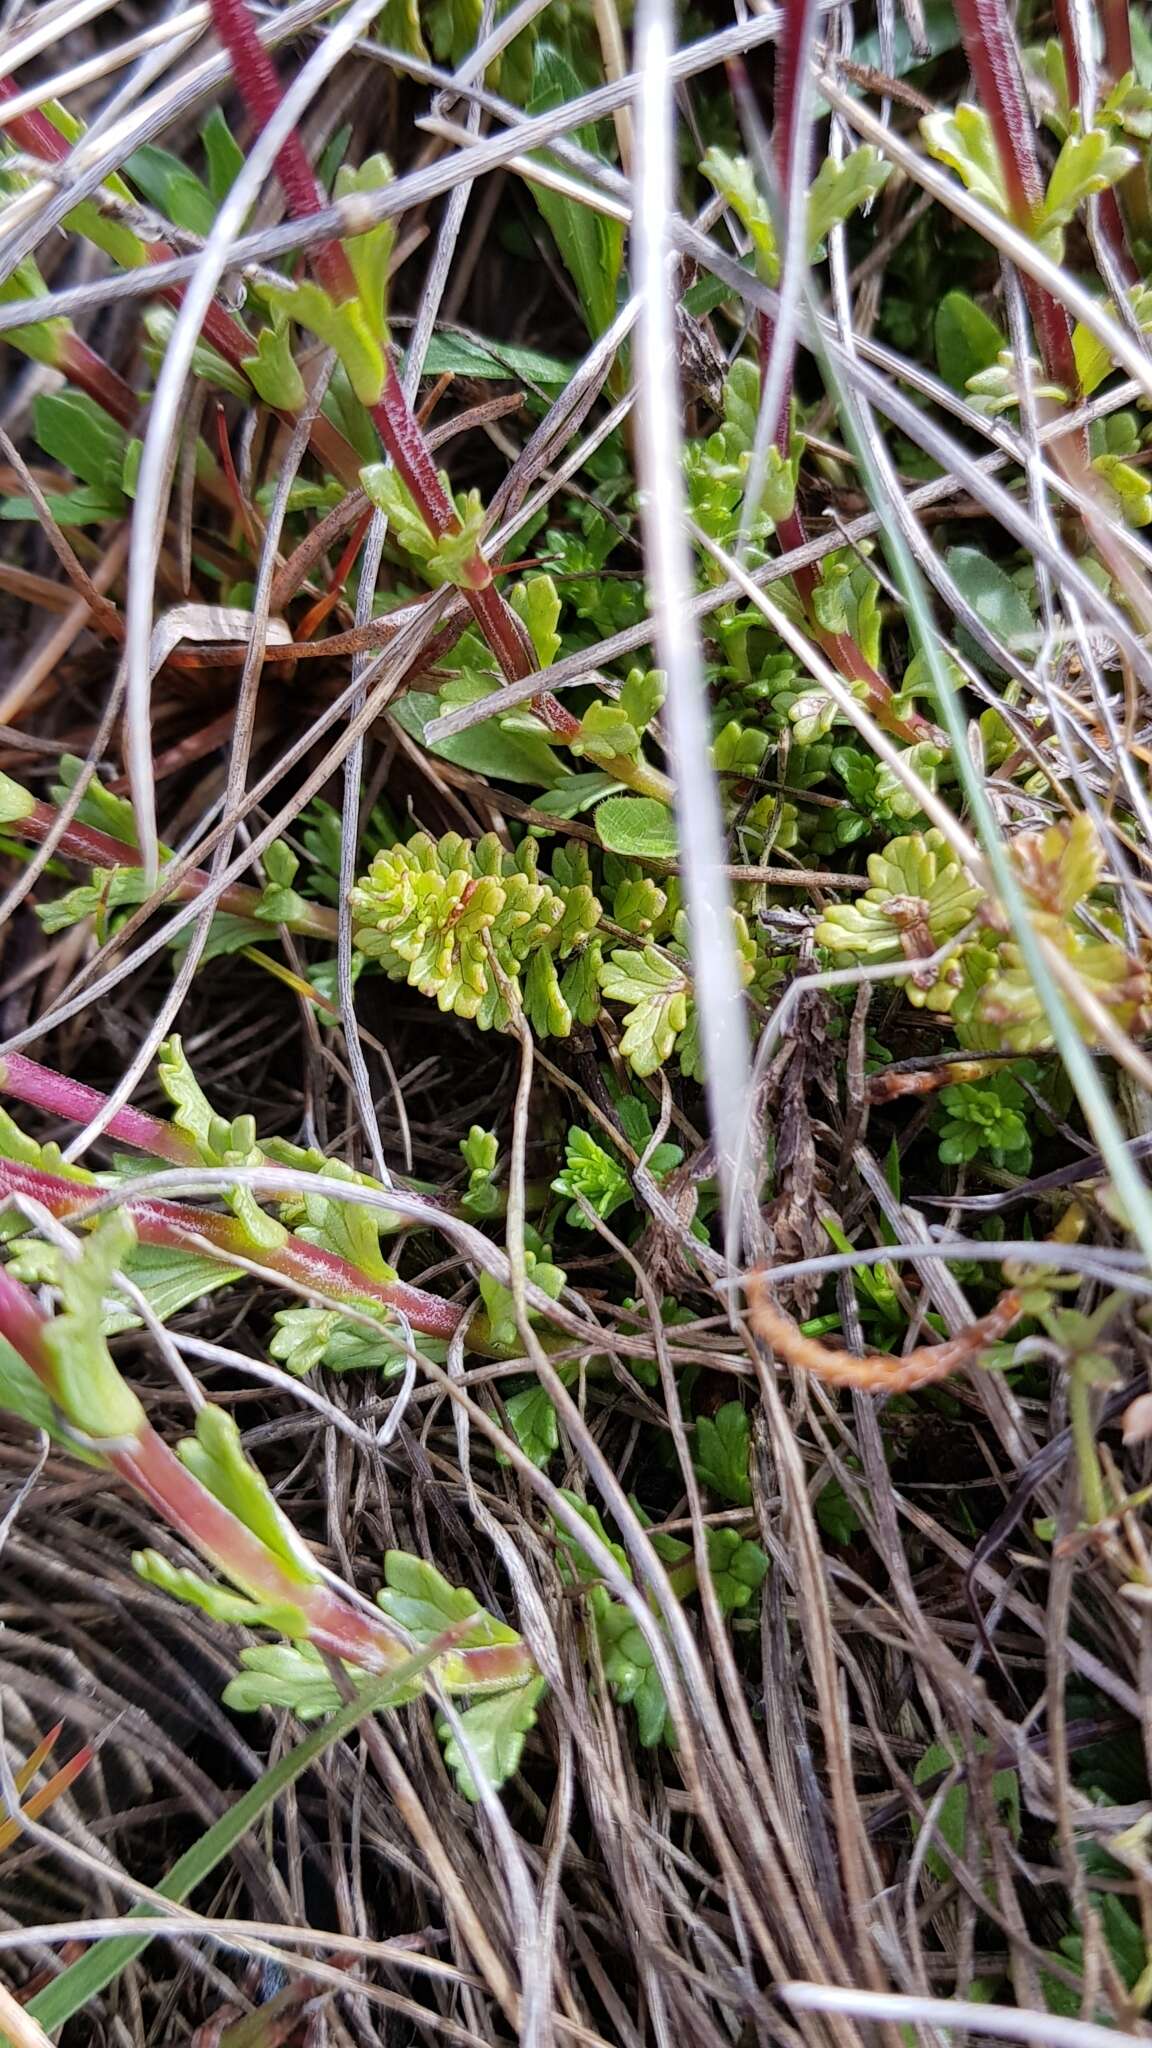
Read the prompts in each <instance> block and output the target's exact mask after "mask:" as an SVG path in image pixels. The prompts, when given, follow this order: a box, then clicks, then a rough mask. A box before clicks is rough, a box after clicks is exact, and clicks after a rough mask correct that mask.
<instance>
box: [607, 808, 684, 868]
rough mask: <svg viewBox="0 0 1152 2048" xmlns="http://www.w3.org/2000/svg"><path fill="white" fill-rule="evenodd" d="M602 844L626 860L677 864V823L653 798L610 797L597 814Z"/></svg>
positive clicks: (670, 813)
mask: <svg viewBox="0 0 1152 2048" xmlns="http://www.w3.org/2000/svg"><path fill="white" fill-rule="evenodd" d="M596 831H597V833H598V835H599V838H600V844H601V845H602V846H605V847H607V849H608V851H609V853H618V854H621V855H622V856H623V857H624V859H626V860H675V858H676V855H677V853H678V851H679V842H678V840H677V836H676V820H675V818H674V816H673V814H672V812H671V811H670V810H669V808H668V806H667V804H662V803H661V802H660V801H659V799H658V798H656V797H652V796H610V797H608V798H607V799H606V801H605V802H604V803H602V804H600V805H599V807H598V809H597V812H596Z"/></svg>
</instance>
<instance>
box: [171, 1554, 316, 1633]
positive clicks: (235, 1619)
mask: <svg viewBox="0 0 1152 2048" xmlns="http://www.w3.org/2000/svg"><path fill="white" fill-rule="evenodd" d="M132 1568H133V1570H134V1571H135V1572H136V1573H137V1575H138V1576H139V1577H140V1578H142V1579H143V1580H144V1581H145V1582H146V1584H148V1585H149V1586H156V1587H158V1588H159V1590H160V1592H162V1593H167V1594H168V1595H169V1596H170V1598H171V1599H173V1600H182V1601H183V1602H184V1604H185V1606H186V1607H198V1608H199V1609H200V1612H201V1614H207V1615H209V1616H210V1617H211V1619H212V1620H213V1621H222V1622H224V1623H225V1624H226V1625H227V1626H228V1627H229V1628H273V1629H276V1630H277V1631H278V1632H279V1633H280V1634H281V1635H287V1636H296V1635H303V1634H304V1632H305V1630H306V1628H307V1626H308V1623H307V1620H306V1618H305V1616H304V1615H303V1614H302V1613H301V1611H300V1609H299V1608H298V1607H293V1606H292V1605H291V1603H290V1602H287V1601H279V1602H278V1601H270V1600H250V1599H249V1598H248V1596H247V1594H246V1593H233V1592H232V1591H231V1590H230V1588H229V1587H227V1586H218V1585H216V1584H214V1583H213V1581H212V1580H211V1579H204V1578H201V1576H200V1574H199V1572H191V1571H186V1570H185V1569H184V1567H183V1566H181V1565H174V1564H170V1563H169V1561H168V1559H167V1558H166V1557H162V1556H161V1555H160V1552H159V1551H158V1550H134V1551H133V1553H132Z"/></svg>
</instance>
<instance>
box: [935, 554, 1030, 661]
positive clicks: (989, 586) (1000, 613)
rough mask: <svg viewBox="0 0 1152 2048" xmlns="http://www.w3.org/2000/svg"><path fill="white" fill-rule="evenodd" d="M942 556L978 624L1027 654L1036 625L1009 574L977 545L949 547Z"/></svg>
mask: <svg viewBox="0 0 1152 2048" xmlns="http://www.w3.org/2000/svg"><path fill="white" fill-rule="evenodd" d="M944 559H945V562H946V563H947V566H948V571H949V574H950V575H951V576H952V577H953V579H954V581H955V583H956V586H957V588H958V590H959V591H960V594H961V596H962V597H964V598H966V599H967V601H968V603H969V604H970V605H971V607H972V609H973V611H974V612H975V613H976V616H977V618H978V619H979V620H980V621H981V624H982V625H985V626H986V627H987V628H988V631H989V632H990V633H994V634H995V635H996V638H997V639H998V640H1001V641H1003V643H1004V645H1005V647H1007V648H1009V649H1011V651H1012V652H1013V653H1015V654H1019V655H1024V656H1026V655H1027V654H1028V651H1029V649H1031V648H1033V647H1034V646H1035V642H1036V625H1035V621H1034V620H1033V617H1032V614H1031V612H1030V611H1029V609H1028V606H1027V604H1026V603H1025V601H1024V599H1023V597H1022V596H1021V594H1020V591H1019V590H1018V589H1017V587H1016V585H1015V583H1013V581H1012V579H1011V577H1010V576H1008V575H1007V574H1006V573H1005V571H1004V570H1003V569H1001V567H1000V566H999V563H997V562H993V561H992V560H991V559H990V557H989V556H987V555H983V554H981V553H980V551H979V549H978V548H949V549H948V552H947V554H946V556H945V558H944ZM981 658H982V659H983V658H984V657H983V654H982V650H981Z"/></svg>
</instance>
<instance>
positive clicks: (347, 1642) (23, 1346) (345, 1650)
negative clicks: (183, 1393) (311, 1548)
mask: <svg viewBox="0 0 1152 2048" xmlns="http://www.w3.org/2000/svg"><path fill="white" fill-rule="evenodd" d="M49 1323H50V1318H49V1317H48V1316H47V1315H46V1314H45V1312H44V1311H43V1309H41V1308H40V1306H39V1304H38V1303H37V1301H36V1300H35V1298H34V1296H33V1295H32V1294H30V1293H29V1291H28V1289H27V1288H26V1287H24V1286H22V1285H21V1283H20V1282H19V1281H18V1280H15V1279H13V1277H12V1275H11V1274H10V1273H9V1272H8V1271H7V1269H6V1268H5V1267H0V1332H2V1333H3V1335H4V1336H5V1337H6V1338H7V1340H8V1342H9V1343H10V1344H11V1345H12V1346H13V1348H14V1350H16V1351H18V1352H19V1354H20V1356H21V1358H22V1359H23V1360H24V1362H25V1364H26V1365H28V1366H29V1367H30V1368H31V1370H32V1371H33V1372H34V1373H35V1374H36V1377H37V1379H38V1380H39V1381H40V1382H41V1385H42V1386H44V1387H45V1389H46V1390H47V1392H48V1393H49V1394H51V1395H53V1396H55V1392H56V1369H55V1365H54V1363H53V1360H52V1358H51V1356H50V1354H49V1352H48V1350H47V1347H46V1346H45V1343H44V1335H45V1331H46V1330H47V1328H48V1326H49ZM98 1449H99V1453H100V1455H101V1456H102V1457H103V1458H104V1460H105V1461H106V1463H107V1464H108V1465H109V1466H110V1468H111V1469H112V1471H114V1472H115V1473H116V1474H117V1475H118V1476H119V1477H120V1478H121V1479H123V1480H125V1481H126V1482H127V1484H128V1485H129V1486H131V1487H132V1488H133V1490H134V1491H135V1492H136V1493H138V1494H140V1495H141V1496H142V1498H143V1499H144V1500H146V1501H147V1502H148V1505H149V1506H150V1507H151V1508H153V1509H154V1510H155V1512H156V1513H157V1514H158V1515H161V1516H162V1517H163V1519H164V1520H165V1521H166V1522H167V1523H168V1524H169V1525H170V1527H172V1528H173V1529H175V1530H176V1531H177V1532H178V1534H179V1535H181V1536H183V1537H184V1538H185V1540H186V1541H187V1542H188V1543H190V1544H192V1545H193V1547H194V1548H195V1549H196V1550H198V1551H199V1553H200V1555H201V1557H203V1558H204V1559H205V1560H206V1561H207V1563H209V1564H210V1565H212V1566H213V1567H214V1568H215V1569H216V1570H217V1571H219V1572H222V1573H223V1574H224V1575H225V1576H226V1577H227V1578H229V1579H231V1580H232V1581H233V1582H234V1583H235V1584H237V1585H240V1586H242V1587H243V1588H244V1589H245V1591H246V1592H248V1593H250V1594H252V1595H253V1596H254V1597H255V1598H256V1599H258V1600H260V1601H261V1602H264V1603H267V1604H268V1605H270V1606H274V1607H279V1608H290V1609H294V1610H296V1611H297V1612H298V1613H299V1614H300V1615H301V1616H302V1617H303V1620H304V1623H305V1627H306V1632H307V1639H308V1641H309V1642H310V1643H313V1644H315V1646H316V1648H317V1649H318V1650H324V1651H326V1652H327V1653H328V1654H329V1655H330V1656H333V1657H338V1658H340V1659H341V1660H342V1661H344V1662H345V1663H348V1664H352V1665H354V1666H356V1668H357V1669H359V1670H361V1671H368V1672H371V1673H373V1674H380V1675H384V1674H386V1673H387V1672H389V1671H391V1670H393V1669H394V1668H395V1667H396V1666H397V1665H398V1664H401V1663H403V1662H404V1660H405V1659H406V1657H407V1656H408V1654H409V1653H408V1650H407V1647H406V1645H405V1644H404V1643H403V1641H402V1640H401V1639H400V1638H399V1637H397V1636H396V1635H395V1634H394V1633H393V1631H392V1630H391V1629H390V1628H389V1627H388V1625H387V1623H386V1622H385V1621H384V1620H383V1619H380V1620H376V1619H375V1618H374V1617H373V1616H372V1615H370V1614H368V1613H366V1612H364V1610H363V1609H361V1608H359V1607H355V1606H353V1604H352V1602H351V1601H349V1600H346V1599H345V1598H344V1597H343V1595H342V1594H341V1593H339V1592H338V1591H337V1590H336V1589H335V1588H334V1587H332V1586H329V1585H327V1584H325V1583H324V1581H323V1580H321V1579H311V1578H305V1577H302V1576H297V1575H296V1574H295V1573H293V1572H291V1571H290V1570H288V1569H287V1568H286V1567H285V1566H284V1564H283V1563H282V1562H281V1560H280V1559H279V1558H278V1557H277V1555H276V1553H275V1551H273V1550H272V1549H270V1548H269V1546H268V1545H267V1544H265V1543H264V1542H262V1540H261V1539H260V1537H259V1536H258V1535H257V1534H256V1533H255V1531H254V1530H253V1529H250V1528H249V1527H248V1526H247V1524H246V1523H244V1522H242V1521H241V1520H240V1519H239V1517H238V1516H237V1515H234V1514H233V1513H232V1510H231V1509H230V1508H228V1507H226V1506H225V1504H224V1502H223V1501H221V1500H218V1499H217V1497H216V1495H215V1494H214V1493H212V1492H210V1491H209V1489H208V1488H207V1487H206V1486H205V1485H204V1484H203V1482H202V1481H201V1480H200V1479H198V1478H197V1477H196V1475H195V1474H194V1473H193V1472H190V1471H189V1470H188V1468H187V1466H186V1465H183V1464H182V1463H181V1461H180V1459H179V1458H178V1457H177V1456H176V1454H175V1452H174V1451H172V1450H170V1449H169V1447H168V1445H167V1444H166V1443H165V1442H164V1439H163V1438H162V1437H160V1436H158V1435H157V1433H156V1431H155V1430H154V1429H153V1428H152V1425H151V1423H149V1422H147V1421H144V1422H141V1423H140V1425H139V1426H138V1428H137V1429H136V1430H135V1432H134V1433H133V1434H132V1436H131V1437H128V1438H115V1439H111V1440H109V1441H107V1442H104V1443H100V1444H99V1445H98ZM455 1655H456V1656H457V1657H458V1658H459V1659H460V1660H461V1663H462V1665H463V1667H464V1670H465V1671H466V1672H467V1675H468V1679H469V1680H470V1681H471V1683H472V1684H474V1685H477V1686H479V1685H485V1684H492V1683H494V1682H498V1681H501V1680H515V1679H517V1678H526V1677H528V1676H529V1675H530V1674H531V1669H532V1666H531V1663H530V1660H529V1658H528V1653H527V1651H526V1650H525V1649H524V1647H523V1646H522V1645H521V1644H519V1643H508V1644H498V1645H492V1646H490V1647H485V1648H482V1649H478V1650H463V1651H457V1652H455Z"/></svg>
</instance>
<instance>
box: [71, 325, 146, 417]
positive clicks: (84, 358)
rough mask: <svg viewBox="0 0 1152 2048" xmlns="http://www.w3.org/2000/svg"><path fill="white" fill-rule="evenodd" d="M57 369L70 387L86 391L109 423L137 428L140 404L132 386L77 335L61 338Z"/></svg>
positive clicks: (72, 334)
mask: <svg viewBox="0 0 1152 2048" xmlns="http://www.w3.org/2000/svg"><path fill="white" fill-rule="evenodd" d="M56 368H57V369H58V370H60V371H61V372H62V373H63V375H64V376H65V377H67V379H68V382H69V383H70V384H75V386H76V388H77V390H78V391H85V392H87V394H88V396H89V398H94V399H95V400H96V403H97V405H99V406H102V407H103V409H104V411H105V412H106V413H107V414H108V416H109V418H110V419H114V420H116V421H117V423H118V424H119V425H120V426H122V427H131V426H133V425H134V424H135V421H136V417H137V414H138V413H139V411H140V400H139V399H138V398H137V396H136V393H135V392H134V391H133V389H132V386H131V385H130V384H126V383H125V381H124V379H123V377H121V376H119V375H118V374H117V372H116V371H115V370H114V369H113V368H112V365H111V364H110V363H106V362H105V361H104V358H103V356H99V355H97V353H96V351H95V349H92V348H89V346H88V343H87V342H86V341H81V339H80V336H79V335H78V334H74V333H71V332H69V333H68V334H64V335H61V337H60V351H59V354H58V356H57V358H56Z"/></svg>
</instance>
